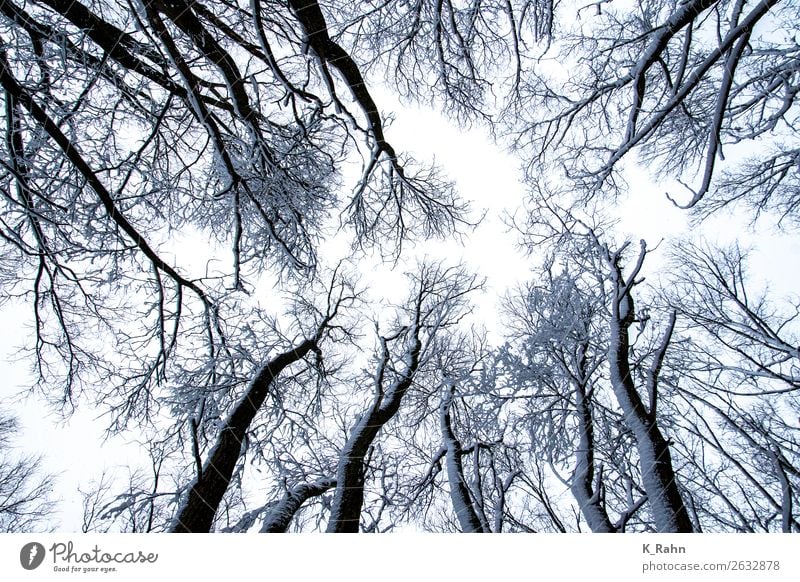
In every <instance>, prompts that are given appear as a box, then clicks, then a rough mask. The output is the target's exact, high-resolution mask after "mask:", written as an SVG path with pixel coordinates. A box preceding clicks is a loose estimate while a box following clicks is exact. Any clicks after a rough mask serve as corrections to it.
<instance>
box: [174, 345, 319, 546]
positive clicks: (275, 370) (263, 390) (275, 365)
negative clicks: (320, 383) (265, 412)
mask: <svg viewBox="0 0 800 582" xmlns="http://www.w3.org/2000/svg"><path fill="white" fill-rule="evenodd" d="M315 347H316V340H315V339H307V340H305V341H304V342H302V343H301V344H299V345H297V346H296V347H295V348H293V349H291V350H289V351H287V352H284V353H282V354H280V355H278V356H276V357H275V358H274V359H273V360H271V361H270V362H269V363H267V364H266V365H265V366H263V367H262V368H261V369H260V370H259V372H258V374H257V375H256V377H255V378H253V380H252V381H251V382H250V386H249V387H248V389H247V392H246V393H245V394H244V396H243V397H242V399H241V400H240V401H239V403H238V404H237V405H236V408H234V410H233V412H232V413H231V415H230V417H229V418H228V421H227V422H226V423H225V426H224V427H223V429H222V430H221V431H220V434H219V436H218V437H217V442H216V444H215V445H214V448H213V449H212V450H211V453H209V455H208V458H207V459H206V462H205V464H204V465H203V469H202V472H201V474H200V476H199V478H197V479H196V480H195V482H194V484H193V485H192V487H191V489H190V490H189V495H188V497H187V499H186V501H185V502H184V504H183V506H182V507H181V509H180V511H179V513H178V516H177V517H176V518H175V523H174V524H173V526H172V529H171V531H172V532H178V533H188V532H208V531H210V530H211V525H212V523H213V521H214V514H215V513H216V512H217V508H218V507H219V504H220V501H222V496H223V495H224V494H225V491H226V490H227V489H228V484H229V483H230V480H231V477H232V475H233V470H234V468H235V467H236V463H237V461H238V460H239V456H240V454H241V449H242V441H243V439H244V436H245V433H246V432H247V430H248V428H249V427H250V423H251V422H252V421H253V418H255V416H256V413H257V412H258V410H259V409H260V408H261V405H262V404H263V403H264V400H265V399H266V397H267V393H268V391H269V387H270V385H271V384H272V381H273V380H274V379H275V378H276V377H277V376H278V375H279V374H280V373H281V372H282V371H283V369H284V368H286V367H287V366H289V365H291V364H293V363H295V362H297V361H299V360H301V359H302V358H303V357H305V355H306V354H307V353H308V352H309V351H311V350H312V349H314V348H315Z"/></svg>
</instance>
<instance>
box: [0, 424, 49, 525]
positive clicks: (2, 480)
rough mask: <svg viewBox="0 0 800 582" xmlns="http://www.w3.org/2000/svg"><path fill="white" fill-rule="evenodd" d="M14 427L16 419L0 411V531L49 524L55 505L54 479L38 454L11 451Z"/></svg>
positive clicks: (16, 430)
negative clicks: (31, 454) (44, 469)
mask: <svg viewBox="0 0 800 582" xmlns="http://www.w3.org/2000/svg"><path fill="white" fill-rule="evenodd" d="M18 431H19V425H18V423H17V420H16V419H15V418H14V417H12V416H9V415H7V414H5V413H4V412H0V531H3V532H6V533H12V532H30V531H37V530H39V529H40V528H45V529H47V528H49V526H50V524H49V523H48V520H49V519H50V517H51V515H50V514H51V512H52V511H53V508H54V507H55V500H54V499H53V497H52V492H53V485H54V480H53V478H52V477H51V476H50V475H47V474H45V473H43V471H42V467H41V458H39V457H34V456H30V455H27V456H26V455H19V454H17V453H16V452H15V451H14V447H13V446H12V442H13V440H14V436H15V433H17V432H18Z"/></svg>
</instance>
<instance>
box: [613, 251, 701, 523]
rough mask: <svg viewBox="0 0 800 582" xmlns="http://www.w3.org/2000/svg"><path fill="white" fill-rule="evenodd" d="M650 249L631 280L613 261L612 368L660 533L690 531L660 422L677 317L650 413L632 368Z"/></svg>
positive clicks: (654, 378) (654, 371)
mask: <svg viewBox="0 0 800 582" xmlns="http://www.w3.org/2000/svg"><path fill="white" fill-rule="evenodd" d="M644 254H645V248H644V243H642V250H641V254H640V256H639V261H638V264H637V266H636V268H635V269H634V272H633V273H632V274H631V275H630V277H629V279H628V281H627V282H626V281H625V279H624V278H623V276H622V270H621V268H620V266H619V264H618V258H619V257H618V256H615V257H613V258H612V265H611V267H612V269H613V272H612V277H613V280H614V285H615V289H614V293H613V294H612V306H611V307H612V308H611V322H610V324H611V326H610V327H611V329H610V338H609V339H610V341H609V365H610V368H611V370H610V371H611V373H610V376H611V386H612V388H613V390H614V395H615V396H616V398H617V401H618V402H619V405H620V407H621V408H622V412H623V414H624V419H625V423H626V425H627V426H628V428H629V429H630V430H631V431H632V432H633V435H634V438H635V439H636V446H637V449H638V451H639V464H640V467H641V473H642V484H643V485H644V489H645V491H646V492H647V498H648V501H649V503H650V509H651V511H652V514H653V520H654V522H655V526H656V529H657V530H658V531H659V532H665V533H666V532H679V533H691V532H693V531H694V526H693V525H692V521H691V519H690V518H689V512H688V511H686V506H685V504H684V503H683V499H682V498H681V495H680V491H679V490H678V484H677V480H676V475H675V470H674V469H673V465H672V456H671V454H670V450H669V444H668V442H667V440H666V439H665V438H664V435H663V433H662V432H661V430H660V428H659V426H658V422H657V420H656V414H655V411H656V400H657V397H658V393H657V390H656V387H657V382H658V373H659V369H660V364H661V360H662V359H663V356H664V351H665V350H666V348H667V345H668V344H669V339H670V337H671V334H672V326H673V325H674V318H673V319H672V320H671V324H670V326H669V328H668V330H667V332H666V333H665V335H664V338H663V340H662V343H661V345H660V347H659V350H658V353H657V354H656V355H655V357H654V364H653V366H652V367H651V369H650V376H649V377H648V383H649V386H648V387H649V389H650V397H651V399H652V401H651V402H650V409H649V410H648V409H647V407H646V406H645V404H644V402H643V401H642V399H641V396H640V395H639V392H638V391H637V389H636V386H635V384H634V381H633V376H632V373H631V368H630V362H629V357H630V339H629V328H630V326H631V325H632V324H633V322H634V304H633V297H632V295H631V291H632V289H633V286H634V284H635V282H636V277H637V276H638V273H639V270H640V268H641V265H642V262H643V260H644Z"/></svg>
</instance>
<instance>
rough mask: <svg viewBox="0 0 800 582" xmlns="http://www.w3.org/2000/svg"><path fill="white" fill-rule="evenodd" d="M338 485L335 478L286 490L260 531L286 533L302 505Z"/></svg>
mask: <svg viewBox="0 0 800 582" xmlns="http://www.w3.org/2000/svg"><path fill="white" fill-rule="evenodd" d="M335 485H336V480H334V479H322V480H321V481H317V482H316V483H303V484H302V485H297V486H296V487H294V488H293V489H291V490H289V491H287V492H286V495H285V496H284V497H283V499H281V500H280V501H279V502H278V503H277V505H275V507H273V508H272V510H271V511H270V512H269V515H268V516H267V518H266V519H265V520H264V523H263V524H262V525H261V529H260V530H259V532H260V533H284V532H286V530H287V529H288V527H289V523H291V521H292V518H293V517H294V515H295V514H296V513H297V511H298V510H299V509H300V507H301V506H302V505H303V504H304V503H305V502H306V501H308V500H309V499H311V498H312V497H317V496H319V495H322V494H323V493H325V492H326V491H328V490H329V489H330V488H331V487H334V486H335Z"/></svg>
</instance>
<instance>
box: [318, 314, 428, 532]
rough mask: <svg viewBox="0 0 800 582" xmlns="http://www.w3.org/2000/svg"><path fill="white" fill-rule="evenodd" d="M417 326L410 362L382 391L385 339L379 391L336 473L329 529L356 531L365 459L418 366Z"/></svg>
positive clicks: (386, 358)
mask: <svg viewBox="0 0 800 582" xmlns="http://www.w3.org/2000/svg"><path fill="white" fill-rule="evenodd" d="M418 333H419V331H418V329H415V330H414V331H413V333H412V338H413V339H412V340H411V346H410V347H409V348H408V352H407V355H408V365H407V368H406V370H405V371H404V372H403V373H402V374H401V375H400V377H399V378H398V379H397V380H396V381H395V382H393V383H392V385H391V386H390V387H389V389H388V390H386V392H384V391H383V371H384V370H385V367H386V364H387V363H388V358H389V354H388V348H386V345H385V343H384V356H383V361H382V363H381V365H380V369H379V372H378V377H377V380H376V388H377V390H378V394H377V396H376V397H375V400H373V402H372V404H371V405H370V406H369V408H368V409H367V410H365V411H364V412H363V413H362V415H361V417H360V418H359V420H358V422H357V423H356V426H355V427H354V428H353V430H352V432H351V433H350V438H348V439H347V442H346V443H345V445H344V447H343V448H342V451H341V453H340V454H339V459H340V461H339V468H338V470H337V474H336V493H335V494H334V496H333V503H332V507H331V516H330V520H329V521H328V528H327V531H328V532H329V533H356V532H358V529H359V528H358V525H359V522H360V519H361V508H362V506H363V505H364V474H365V470H366V467H365V464H364V459H365V458H366V456H367V452H368V451H369V448H370V446H371V445H372V442H373V441H374V440H375V437H376V436H377V434H378V432H379V431H380V429H381V428H382V427H383V425H385V424H386V423H387V422H389V420H391V418H392V417H393V416H394V415H395V414H396V413H397V411H398V410H399V409H400V402H401V401H402V399H403V396H404V395H405V393H406V391H407V390H408V388H409V387H410V386H411V383H412V381H413V378H414V374H415V373H416V371H417V367H418V366H419V355H420V350H421V349H422V344H421V342H420V340H419V337H418Z"/></svg>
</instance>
